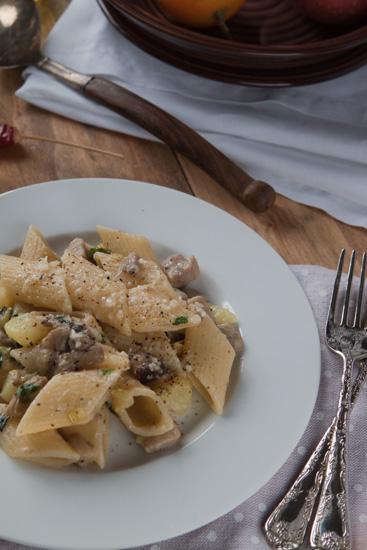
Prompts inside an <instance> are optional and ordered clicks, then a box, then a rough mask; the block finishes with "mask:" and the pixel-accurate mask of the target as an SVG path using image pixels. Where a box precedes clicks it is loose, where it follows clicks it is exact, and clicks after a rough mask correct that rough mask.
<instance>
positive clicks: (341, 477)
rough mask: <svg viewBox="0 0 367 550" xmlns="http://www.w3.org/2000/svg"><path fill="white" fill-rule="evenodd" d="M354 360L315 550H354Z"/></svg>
mask: <svg viewBox="0 0 367 550" xmlns="http://www.w3.org/2000/svg"><path fill="white" fill-rule="evenodd" d="M352 368H353V356H352V354H351V353H350V352H349V351H348V352H346V354H345V356H344V369H343V377H342V385H341V389H340V394H339V402H338V409H337V413H336V417H335V428H334V431H333V435H332V438H331V443H330V449H329V453H328V455H327V465H326V472H325V478H324V482H323V485H322V489H321V494H320V500H319V503H318V507H317V512H316V516H315V520H314V523H313V526H312V530H311V537H310V542H311V547H312V548H317V549H318V550H350V547H351V546H350V530H349V521H348V510H347V489H346V485H347V471H346V443H347V433H348V420H349V411H350V405H351V390H352Z"/></svg>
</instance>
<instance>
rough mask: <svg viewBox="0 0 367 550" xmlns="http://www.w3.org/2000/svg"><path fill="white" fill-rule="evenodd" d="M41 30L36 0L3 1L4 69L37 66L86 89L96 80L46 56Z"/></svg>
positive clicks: (0, 40) (0, 54) (0, 38)
mask: <svg viewBox="0 0 367 550" xmlns="http://www.w3.org/2000/svg"><path fill="white" fill-rule="evenodd" d="M40 29H41V25H40V20H39V15H38V10H37V7H36V4H35V3H34V1H33V0H0V69H10V68H14V67H23V66H27V65H31V64H37V65H38V67H39V68H40V69H42V70H44V71H46V72H48V73H51V74H53V75H54V76H56V77H57V78H59V79H60V80H63V81H64V82H67V83H68V84H69V85H71V86H73V87H74V88H77V89H83V88H84V87H85V86H86V85H87V84H88V82H90V80H92V78H93V77H91V76H89V75H83V74H81V73H78V72H77V71H74V70H72V69H69V68H68V67H65V66H63V65H61V64H60V63H57V62H56V61H52V60H51V59H48V58H47V57H45V56H44V55H42V53H41V50H40V47H41V31H40Z"/></svg>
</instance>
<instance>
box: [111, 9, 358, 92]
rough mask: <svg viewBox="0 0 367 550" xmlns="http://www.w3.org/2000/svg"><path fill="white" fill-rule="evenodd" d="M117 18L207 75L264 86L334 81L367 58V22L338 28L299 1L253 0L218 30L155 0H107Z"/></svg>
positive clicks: (162, 53) (130, 31)
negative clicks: (311, 15)
mask: <svg viewBox="0 0 367 550" xmlns="http://www.w3.org/2000/svg"><path fill="white" fill-rule="evenodd" d="M100 4H101V6H102V7H103V9H104V11H105V13H106V14H107V15H108V17H109V18H110V20H111V21H112V22H113V24H114V25H115V26H116V27H117V28H118V29H119V30H120V31H121V32H122V33H123V34H125V36H127V37H128V38H129V40H131V41H132V42H134V43H135V44H137V45H138V46H139V47H141V48H142V49H144V50H145V51H147V52H148V53H150V54H151V55H153V56H156V57H158V58H160V59H162V60H163V61H166V62H168V63H171V64H173V65H175V66H177V67H179V68H182V69H184V70H187V71H190V72H193V73H196V74H200V75H201V76H204V77H208V78H213V79H215V80H223V81H227V82H236V83H239V84H252V85H259V86H289V85H298V84H307V83H312V82H318V81H320V80H326V79H329V78H333V77H335V76H338V75H341V74H344V73H345V72H348V71H350V70H352V69H353V68H356V67H358V66H361V65H362V64H364V63H366V62H367V25H363V26H360V27H358V28H353V29H343V30H341V29H330V28H327V27H323V26H321V25H318V24H315V23H313V22H311V21H309V20H307V19H306V18H305V17H304V15H303V14H302V13H300V11H299V10H298V9H297V7H296V5H295V3H294V1H293V0H248V1H247V2H246V4H245V5H244V7H243V8H242V10H241V11H240V12H239V13H238V14H237V15H236V16H235V17H234V18H233V19H232V20H231V21H230V22H229V27H230V32H231V36H232V40H228V39H224V38H223V37H221V36H220V35H219V34H218V31H217V30H209V31H204V32H199V31H195V30H191V29H187V28H185V27H182V26H179V25H176V24H175V23H174V22H172V21H170V20H169V19H167V18H166V17H165V15H164V14H163V13H162V12H161V11H160V10H159V9H158V8H157V6H156V4H155V2H154V0H135V1H134V2H131V1H130V0H100Z"/></svg>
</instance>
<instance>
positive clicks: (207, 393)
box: [0, 226, 242, 469]
mask: <svg viewBox="0 0 367 550" xmlns="http://www.w3.org/2000/svg"><path fill="white" fill-rule="evenodd" d="M97 232H98V234H99V238H100V243H99V244H97V245H95V246H92V245H90V244H89V243H87V242H85V241H84V240H83V239H81V238H75V239H73V241H72V242H71V243H70V244H69V245H68V247H67V248H66V249H65V250H64V252H63V254H61V257H59V256H58V255H57V254H56V253H55V252H54V251H53V250H52V248H51V247H50V246H49V244H48V243H47V241H46V239H45V238H44V236H43V235H42V233H41V232H40V231H39V230H38V229H37V228H36V227H34V226H31V227H30V228H29V230H28V233H27V235H26V239H25V242H24V245H23V249H22V253H21V257H19V258H18V257H15V256H7V255H0V336H1V339H2V342H4V345H3V346H0V366H1V368H0V446H1V447H2V448H3V450H4V451H5V452H6V453H7V454H8V455H9V456H11V457H13V458H17V459H21V460H27V461H28V462H33V463H36V464H38V465H42V466H47V467H53V468H60V467H64V466H68V465H70V464H75V465H77V466H80V467H86V466H91V465H94V467H99V468H101V469H103V468H105V467H106V464H107V462H108V445H109V430H110V422H109V419H110V415H111V414H115V415H116V416H117V417H118V418H119V420H120V421H121V427H122V428H124V429H127V430H128V431H129V432H131V433H132V434H133V435H134V437H135V439H136V442H137V443H138V444H139V445H141V447H142V448H143V449H144V450H145V451H146V452H147V453H152V452H158V451H162V450H164V449H167V448H169V447H171V446H173V445H176V444H177V442H178V441H179V440H180V437H181V431H180V429H179V427H178V422H179V420H180V419H182V418H183V417H185V415H187V414H190V412H191V410H192V403H193V398H192V397H193V390H194V389H196V390H198V392H199V393H201V395H202V396H203V397H204V399H205V400H206V401H207V402H208V404H209V406H210V407H211V408H212V410H213V411H214V412H215V413H217V414H222V412H223V409H224V405H225V398H226V390H227V387H228V383H229V378H230V373H231V369H232V364H233V361H234V358H235V350H234V348H233V346H235V344H234V342H237V343H238V342H239V341H240V340H241V336H240V332H239V329H238V325H237V320H236V318H235V316H234V315H233V313H231V312H229V311H228V310H227V309H225V308H222V307H220V306H212V305H210V304H208V303H207V301H206V299H205V298H204V297H203V296H196V297H192V296H193V295H194V294H195V293H194V292H193V291H192V289H190V288H187V285H188V284H189V283H190V282H191V281H192V280H193V279H194V278H196V277H197V276H198V275H199V266H198V263H197V260H196V258H195V257H194V256H190V257H185V256H182V255H181V254H175V255H173V256H170V257H169V258H168V259H167V260H166V261H164V262H162V264H160V263H159V261H158V260H157V258H156V255H155V253H154V251H153V248H152V246H151V244H150V242H149V240H148V239H147V238H146V237H143V236H141V235H135V234H129V233H125V232H122V231H119V230H117V229H110V228H107V227H103V226H98V227H97ZM232 336H234V338H233V339H232ZM241 342H242V340H241ZM235 347H236V346H235Z"/></svg>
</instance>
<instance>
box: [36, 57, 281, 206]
mask: <svg viewBox="0 0 367 550" xmlns="http://www.w3.org/2000/svg"><path fill="white" fill-rule="evenodd" d="M38 67H39V68H40V69H42V70H44V71H46V72H48V73H51V74H53V75H54V76H56V77H57V78H58V79H60V80H62V81H63V82H65V83H66V84H68V85H69V86H72V87H73V88H75V89H77V90H78V91H80V92H82V93H83V94H84V95H85V96H86V97H88V98H89V99H92V100H93V101H96V102H98V103H101V104H102V105H104V106H105V107H108V108H110V109H112V110H113V111H115V112H117V113H118V114H120V115H121V116H123V117H125V118H126V119H128V120H130V121H132V122H134V123H135V124H137V125H138V126H140V127H141V128H144V129H145V130H147V131H148V132H149V133H151V134H152V135H154V136H156V137H157V138H158V139H160V140H161V141H163V142H164V143H166V144H167V145H169V146H170V147H172V148H173V149H175V150H176V151H178V152H180V153H181V154H182V155H184V156H185V157H187V158H188V159H190V160H191V161H192V162H194V163H195V164H196V165H197V166H199V167H200V168H201V169H202V170H204V171H205V172H206V173H207V174H209V175H210V176H211V177H212V178H213V179H215V180H216V181H217V182H218V183H220V184H221V185H222V186H223V187H224V188H226V189H227V190H228V191H230V192H231V193H232V194H233V195H234V196H235V197H237V198H238V199H239V200H240V201H241V202H242V203H243V204H244V205H245V206H246V207H247V208H249V209H250V210H252V211H253V212H257V213H260V212H265V210H267V209H268V208H270V207H271V206H272V205H273V204H274V201H275V191H274V189H273V188H272V187H271V186H270V185H269V184H268V183H265V182H263V181H258V180H254V179H253V178H252V177H251V176H249V175H248V174H247V173H246V172H244V171H243V170H242V169H241V168H240V167H239V166H237V164H235V163H234V162H233V161H232V160H230V159H229V158H228V157H226V156H225V155H224V154H223V153H221V152H220V151H219V150H218V149H216V148H215V147H214V146H213V145H211V144H210V143H209V142H208V141H206V140H205V139H204V138H203V137H201V136H200V135H199V134H198V133H197V132H195V131H194V130H193V129H192V128H190V127H189V126H187V125H186V124H184V123H183V122H181V121H179V120H178V119H177V118H175V117H173V116H172V115H170V114H169V113H167V112H165V111H163V110H162V109H160V108H159V107H156V106H155V105H154V104H153V103H150V102H149V101H146V100H145V99H143V98H142V97H139V96H138V95H136V94H134V93H133V92H130V91H129V90H127V89H126V88H123V87H122V86H118V85H117V84H115V83H114V82H111V81H110V80H106V79H104V78H100V77H97V76H91V75H84V74H81V73H78V72H76V71H74V70H72V69H69V68H67V67H65V66H63V65H60V64H59V63H57V62H55V61H53V60H51V59H48V58H44V59H42V60H41V61H40V62H39V63H38Z"/></svg>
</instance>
